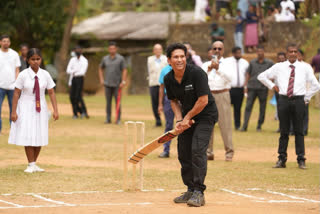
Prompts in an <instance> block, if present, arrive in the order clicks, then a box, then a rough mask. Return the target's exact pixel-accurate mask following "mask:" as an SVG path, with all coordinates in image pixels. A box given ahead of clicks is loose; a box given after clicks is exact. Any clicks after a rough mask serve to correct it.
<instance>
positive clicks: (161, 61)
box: [148, 44, 168, 126]
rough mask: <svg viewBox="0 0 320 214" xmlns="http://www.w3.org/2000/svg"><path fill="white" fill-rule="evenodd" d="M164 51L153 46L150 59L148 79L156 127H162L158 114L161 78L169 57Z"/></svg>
mask: <svg viewBox="0 0 320 214" xmlns="http://www.w3.org/2000/svg"><path fill="white" fill-rule="evenodd" d="M162 52H163V49H162V46H161V45H160V44H155V45H154V46H153V54H154V55H152V56H149V57H148V79H149V91H150V96H151V104H152V111H153V115H154V117H155V119H156V126H161V125H162V123H161V118H160V115H159V112H158V107H159V88H160V83H159V77H160V73H161V70H162V69H163V68H164V67H166V66H167V65H168V62H167V57H166V56H165V55H163V54H162Z"/></svg>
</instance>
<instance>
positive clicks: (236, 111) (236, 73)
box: [225, 47, 249, 130]
mask: <svg viewBox="0 0 320 214" xmlns="http://www.w3.org/2000/svg"><path fill="white" fill-rule="evenodd" d="M232 55H233V56H232V57H229V58H227V59H226V60H225V63H226V65H227V66H228V70H229V71H230V72H231V74H232V79H231V90H230V98H231V104H232V105H233V119H234V127H235V129H236V130H239V129H240V125H241V106H242V101H243V95H244V88H243V86H244V82H245V79H246V72H247V69H248V67H249V63H248V62H247V60H245V59H243V58H242V56H241V49H240V48H239V47H234V48H233V49H232Z"/></svg>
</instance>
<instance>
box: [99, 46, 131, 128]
mask: <svg viewBox="0 0 320 214" xmlns="http://www.w3.org/2000/svg"><path fill="white" fill-rule="evenodd" d="M108 51H109V55H107V56H105V57H103V58H102V60H101V63H100V67H99V79H100V84H101V85H103V86H104V87H105V95H106V101H107V107H106V112H107V118H106V121H105V123H106V124H107V123H111V104H112V96H114V98H115V101H116V102H117V100H118V96H121V91H120V93H119V89H121V88H123V87H124V86H125V85H126V80H127V65H126V63H125V60H124V57H123V56H121V55H120V54H118V53H117V44H116V43H115V42H109V46H108ZM119 102H121V101H120V100H119ZM119 107H120V108H119V113H118V114H117V115H118V118H117V119H116V123H117V124H120V119H121V105H120V103H119Z"/></svg>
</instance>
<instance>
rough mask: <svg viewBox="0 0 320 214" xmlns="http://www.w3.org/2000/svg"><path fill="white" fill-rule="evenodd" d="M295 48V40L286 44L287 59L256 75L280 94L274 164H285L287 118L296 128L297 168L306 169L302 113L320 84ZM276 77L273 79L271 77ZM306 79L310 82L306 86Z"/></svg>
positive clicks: (319, 88) (287, 131)
mask: <svg viewBox="0 0 320 214" xmlns="http://www.w3.org/2000/svg"><path fill="white" fill-rule="evenodd" d="M297 54H298V48H297V46H296V45H295V44H290V45H288V47H287V56H288V61H285V62H282V63H277V64H275V65H274V66H272V67H271V68H269V69H267V70H266V71H264V72H263V73H261V74H260V75H259V76H258V79H259V81H261V82H262V83H263V84H264V85H266V86H267V87H268V88H269V89H274V90H275V91H277V92H278V93H279V94H280V95H279V119H280V138H279V148H278V153H279V156H278V161H277V163H276V165H275V166H274V168H285V167H286V161H287V156H288V155H287V148H288V141H289V128H290V120H292V121H293V126H294V132H295V148H296V154H297V162H298V165H299V168H300V169H306V165H305V160H306V158H305V147H304V135H303V123H302V122H301V121H303V115H304V108H305V104H306V103H309V101H310V99H311V97H312V96H313V95H314V94H315V93H316V92H317V91H319V90H320V84H319V83H318V81H317V80H316V78H315V76H314V75H313V71H312V68H311V67H310V66H307V65H306V64H305V63H301V62H299V61H298V60H297ZM271 79H273V80H275V83H273V82H272V81H271ZM307 83H309V84H310V87H309V89H307V87H306V85H307Z"/></svg>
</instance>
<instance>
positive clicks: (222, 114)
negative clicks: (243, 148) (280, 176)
mask: <svg viewBox="0 0 320 214" xmlns="http://www.w3.org/2000/svg"><path fill="white" fill-rule="evenodd" d="M212 49H213V54H214V55H215V56H216V57H217V61H216V59H212V60H211V61H208V62H205V63H204V64H203V65H202V69H203V70H204V71H205V72H207V74H208V81H209V82H208V83H209V88H210V90H211V93H212V95H213V97H214V99H215V102H216V105H217V108H218V113H219V119H218V124H219V127H220V131H221V136H222V139H223V143H224V148H225V150H226V154H225V156H226V159H225V160H226V161H232V158H233V153H234V150H233V145H232V122H231V108H230V106H231V103H230V92H229V90H230V88H231V79H232V77H231V72H230V71H228V69H227V66H226V63H225V59H224V58H223V53H224V45H223V43H222V42H221V41H216V42H214V43H213V45H212ZM215 67H218V69H214V68H215ZM213 139H214V131H212V136H211V139H210V143H209V147H208V150H207V157H208V160H214V154H213Z"/></svg>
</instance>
